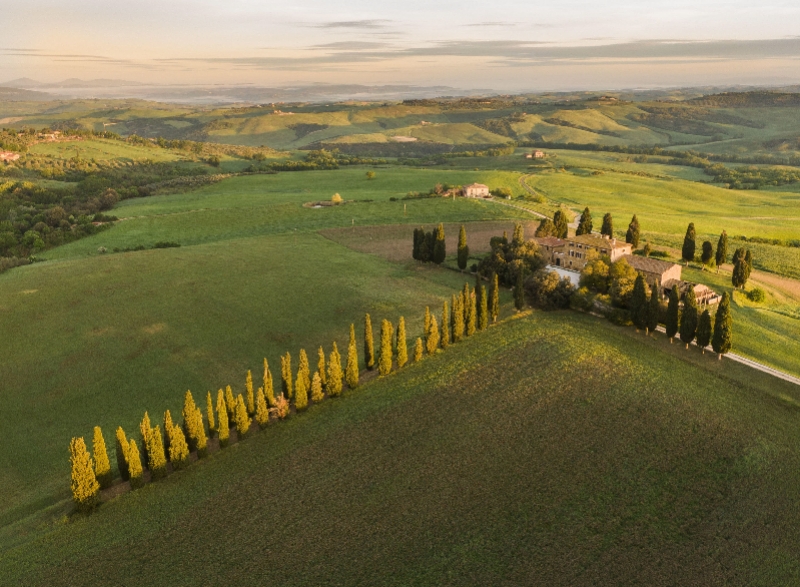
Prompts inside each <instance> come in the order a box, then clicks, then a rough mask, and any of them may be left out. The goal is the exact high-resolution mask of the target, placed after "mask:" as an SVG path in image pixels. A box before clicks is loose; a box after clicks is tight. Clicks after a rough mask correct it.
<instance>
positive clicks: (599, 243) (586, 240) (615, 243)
mask: <svg viewBox="0 0 800 587" xmlns="http://www.w3.org/2000/svg"><path fill="white" fill-rule="evenodd" d="M567 240H570V241H572V242H576V243H581V244H582V245H591V246H593V247H608V248H612V249H623V248H625V247H630V246H631V245H629V244H628V243H626V242H623V241H621V240H617V239H610V238H604V237H602V236H600V235H599V234H597V235H595V234H582V235H580V236H573V237H570V238H569V239H567Z"/></svg>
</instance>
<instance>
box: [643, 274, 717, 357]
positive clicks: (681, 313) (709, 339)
mask: <svg viewBox="0 0 800 587" xmlns="http://www.w3.org/2000/svg"><path fill="white" fill-rule="evenodd" d="M630 312H631V320H632V321H633V324H634V326H636V328H637V329H641V330H644V331H645V332H653V331H654V330H655V329H656V328H657V327H658V323H659V316H660V313H661V300H660V294H659V287H658V283H656V284H655V285H654V286H653V288H652V290H651V292H650V296H649V298H648V295H647V283H646V282H645V280H644V276H643V275H642V274H641V273H640V274H639V275H638V276H637V277H636V281H635V282H634V286H633V294H632V295H631V303H630ZM664 322H665V330H666V333H667V336H668V337H669V339H670V342H672V341H673V340H674V338H675V335H676V334H678V335H679V336H680V339H681V341H683V342H684V343H685V344H686V348H687V349H688V348H689V344H690V343H691V342H692V341H696V343H697V346H698V347H699V348H700V349H701V350H702V352H703V353H705V349H706V347H707V346H708V345H709V343H710V344H711V348H712V349H714V352H715V353H717V355H718V357H719V358H722V355H724V354H725V353H727V352H728V351H730V349H731V345H732V340H733V318H732V316H731V307H730V296H729V295H728V293H727V292H725V293H724V294H723V296H722V300H721V301H720V303H719V305H718V306H717V311H716V315H715V318H714V322H713V324H712V322H711V313H710V311H709V309H708V308H706V309H705V310H704V311H703V312H702V313H700V310H699V309H698V306H697V297H696V296H695V293H694V289H693V288H691V287H690V288H689V289H688V291H687V292H686V294H685V295H684V298H683V308H681V303H680V292H679V291H678V287H677V286H675V287H673V288H672V290H671V291H670V294H669V301H668V303H667V312H666V316H665V320H664Z"/></svg>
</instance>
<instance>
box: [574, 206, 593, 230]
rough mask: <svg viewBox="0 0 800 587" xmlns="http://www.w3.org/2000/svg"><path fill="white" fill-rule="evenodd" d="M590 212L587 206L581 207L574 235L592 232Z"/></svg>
mask: <svg viewBox="0 0 800 587" xmlns="http://www.w3.org/2000/svg"><path fill="white" fill-rule="evenodd" d="M592 228H593V225H592V213H591V212H589V206H586V208H584V209H583V214H581V219H580V221H579V222H578V228H577V229H576V230H575V236H580V235H582V234H592Z"/></svg>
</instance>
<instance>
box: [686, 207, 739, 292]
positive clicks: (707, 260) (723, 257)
mask: <svg viewBox="0 0 800 587" xmlns="http://www.w3.org/2000/svg"><path fill="white" fill-rule="evenodd" d="M681 257H682V259H683V260H684V261H685V262H686V264H687V265H688V264H689V263H690V262H692V261H699V262H700V263H701V266H702V268H703V269H705V268H706V267H709V266H710V265H711V264H712V263H715V264H716V266H717V273H719V267H720V266H721V265H722V264H723V263H727V262H728V234H727V232H725V231H724V230H723V231H722V234H720V235H719V240H718V241H717V248H716V251H715V250H714V245H713V244H712V243H711V241H703V244H702V245H701V248H700V254H699V255H698V254H697V231H696V230H695V227H694V222H690V223H689V226H688V227H687V228H686V235H685V236H684V237H683V247H682V248H681ZM732 262H733V273H732V274H731V283H733V287H735V288H739V289H742V290H744V286H745V285H746V284H747V280H748V279H750V273H751V272H752V271H753V255H752V253H751V252H750V249H747V248H745V247H739V248H738V249H736V251H735V252H734V253H733V258H732Z"/></svg>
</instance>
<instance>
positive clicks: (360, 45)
mask: <svg viewBox="0 0 800 587" xmlns="http://www.w3.org/2000/svg"><path fill="white" fill-rule="evenodd" d="M386 47H389V45H388V44H387V43H375V42H369V41H339V42H336V43H325V44H324V45H313V46H312V47H309V48H310V49H329V50H331V51H370V50H372V49H383V48H386Z"/></svg>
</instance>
